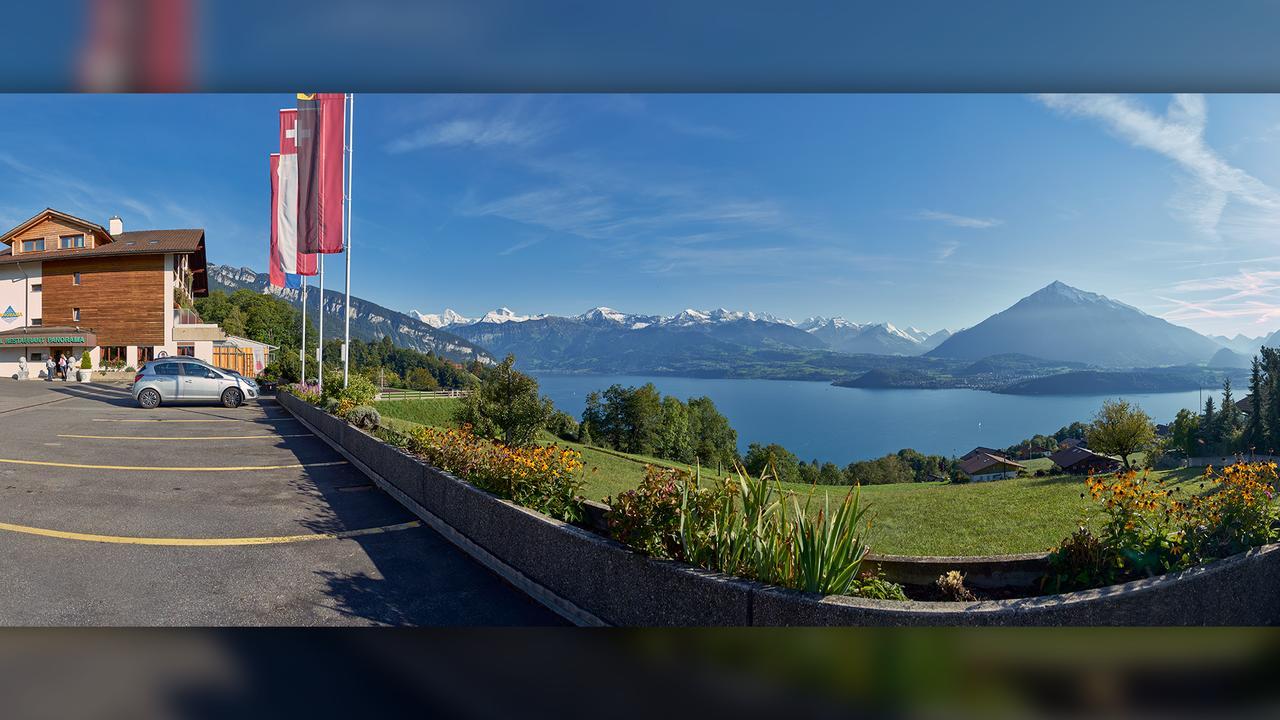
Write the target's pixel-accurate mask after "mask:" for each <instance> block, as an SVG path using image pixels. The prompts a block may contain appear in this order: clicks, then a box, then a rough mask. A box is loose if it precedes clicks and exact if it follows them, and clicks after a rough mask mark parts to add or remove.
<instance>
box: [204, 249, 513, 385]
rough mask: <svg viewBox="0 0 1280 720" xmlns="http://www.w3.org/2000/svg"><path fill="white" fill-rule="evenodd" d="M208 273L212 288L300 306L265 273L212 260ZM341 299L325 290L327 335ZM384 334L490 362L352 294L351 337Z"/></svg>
mask: <svg viewBox="0 0 1280 720" xmlns="http://www.w3.org/2000/svg"><path fill="white" fill-rule="evenodd" d="M208 272H209V290H211V291H212V290H222V291H224V292H227V293H233V292H235V291H236V290H242V289H243V290H249V291H251V292H255V293H263V292H271V293H272V294H274V295H276V296H278V297H280V298H283V299H284V300H287V301H288V302H289V303H290V304H292V305H293V306H294V307H298V306H300V305H301V302H300V296H301V291H300V290H299V289H298V288H289V287H286V288H271V287H269V279H268V277H267V274H266V273H258V272H254V271H253V270H250V269H249V268H244V267H242V268H236V267H231V266H230V265H215V264H212V263H210V264H209V266H208ZM315 293H316V290H315V288H310V289H309V291H308V293H307V295H308V297H307V314H308V317H309V318H310V319H311V322H316V321H317V320H318V319H319V315H318V312H319V309H318V304H317V303H316V300H315ZM344 301H345V297H344V296H343V294H342V293H339V292H334V291H333V290H325V292H324V319H325V329H326V331H328V332H326V335H327V336H328V337H337V336H338V335H340V334H341V331H337V332H335V331H333V330H330V328H341V327H342V306H343V303H344ZM384 335H390V336H391V341H392V342H394V343H395V344H396V345H400V346H402V347H408V348H413V349H414V350H419V351H421V352H434V353H435V354H437V355H440V356H441V357H446V358H449V359H450V360H454V361H456V362H461V363H468V362H471V361H472V360H480V361H481V362H484V363H491V362H493V357H492V356H491V355H490V354H489V353H488V352H486V351H485V350H484V349H483V348H481V347H479V346H477V345H476V344H474V343H472V342H470V341H468V340H464V339H463V338H460V337H458V336H457V335H454V334H452V333H449V332H446V331H444V330H440V329H438V328H435V327H432V326H430V325H428V324H426V323H424V322H422V321H420V320H418V319H417V318H414V317H410V316H409V315H406V314H404V313H401V312H397V311H395V310H391V309H389V308H386V307H383V306H381V305H378V304H376V303H372V302H369V301H368V300H362V299H360V298H358V297H355V296H352V297H351V337H353V338H357V339H359V340H364V341H366V342H373V341H375V340H379V339H381V338H382V337H383V336H384Z"/></svg>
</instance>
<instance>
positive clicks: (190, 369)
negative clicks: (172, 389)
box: [178, 363, 222, 380]
mask: <svg viewBox="0 0 1280 720" xmlns="http://www.w3.org/2000/svg"><path fill="white" fill-rule="evenodd" d="M178 364H179V365H181V366H182V374H183V375H186V376H187V377H198V378H213V379H215V380H216V379H218V378H221V377H222V375H221V374H220V373H219V372H218V371H217V370H214V369H212V368H207V367H205V366H203V365H197V364H195V363H178Z"/></svg>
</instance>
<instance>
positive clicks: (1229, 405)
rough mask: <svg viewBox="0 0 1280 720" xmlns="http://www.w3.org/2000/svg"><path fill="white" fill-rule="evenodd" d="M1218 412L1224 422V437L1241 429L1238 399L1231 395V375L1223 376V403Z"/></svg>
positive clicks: (1222, 422)
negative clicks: (1237, 405)
mask: <svg viewBox="0 0 1280 720" xmlns="http://www.w3.org/2000/svg"><path fill="white" fill-rule="evenodd" d="M1218 414H1219V415H1220V416H1221V419H1220V420H1219V422H1220V423H1221V424H1222V436H1223V437H1228V436H1230V435H1231V434H1232V433H1234V432H1235V431H1236V430H1239V429H1240V408H1238V407H1236V400H1235V398H1233V397H1232V396H1231V376H1230V375H1228V376H1226V377H1224V378H1222V405H1221V409H1220V410H1219V412H1218Z"/></svg>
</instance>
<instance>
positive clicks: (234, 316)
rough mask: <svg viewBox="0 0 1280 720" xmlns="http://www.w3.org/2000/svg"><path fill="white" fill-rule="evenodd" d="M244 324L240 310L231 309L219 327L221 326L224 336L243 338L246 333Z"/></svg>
mask: <svg viewBox="0 0 1280 720" xmlns="http://www.w3.org/2000/svg"><path fill="white" fill-rule="evenodd" d="M245 322H246V320H245V316H244V313H243V312H242V311H241V310H240V308H238V307H233V308H231V311H230V312H228V313H227V316H226V317H225V318H223V319H222V322H221V323H220V325H222V331H223V332H225V333H226V334H228V335H236V336H238V337H244V334H245V332H246V330H245Z"/></svg>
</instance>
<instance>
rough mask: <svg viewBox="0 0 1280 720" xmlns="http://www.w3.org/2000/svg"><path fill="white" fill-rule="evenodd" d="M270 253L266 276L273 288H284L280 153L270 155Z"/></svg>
mask: <svg viewBox="0 0 1280 720" xmlns="http://www.w3.org/2000/svg"><path fill="white" fill-rule="evenodd" d="M269 174H270V176H271V252H270V255H271V256H270V257H269V258H268V259H267V275H268V276H269V277H270V278H271V284H272V285H274V286H275V287H278V288H282V287H284V280H285V278H284V275H285V272H284V265H283V264H282V263H281V262H280V220H279V215H280V213H279V208H280V153H271V160H270V173H269Z"/></svg>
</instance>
